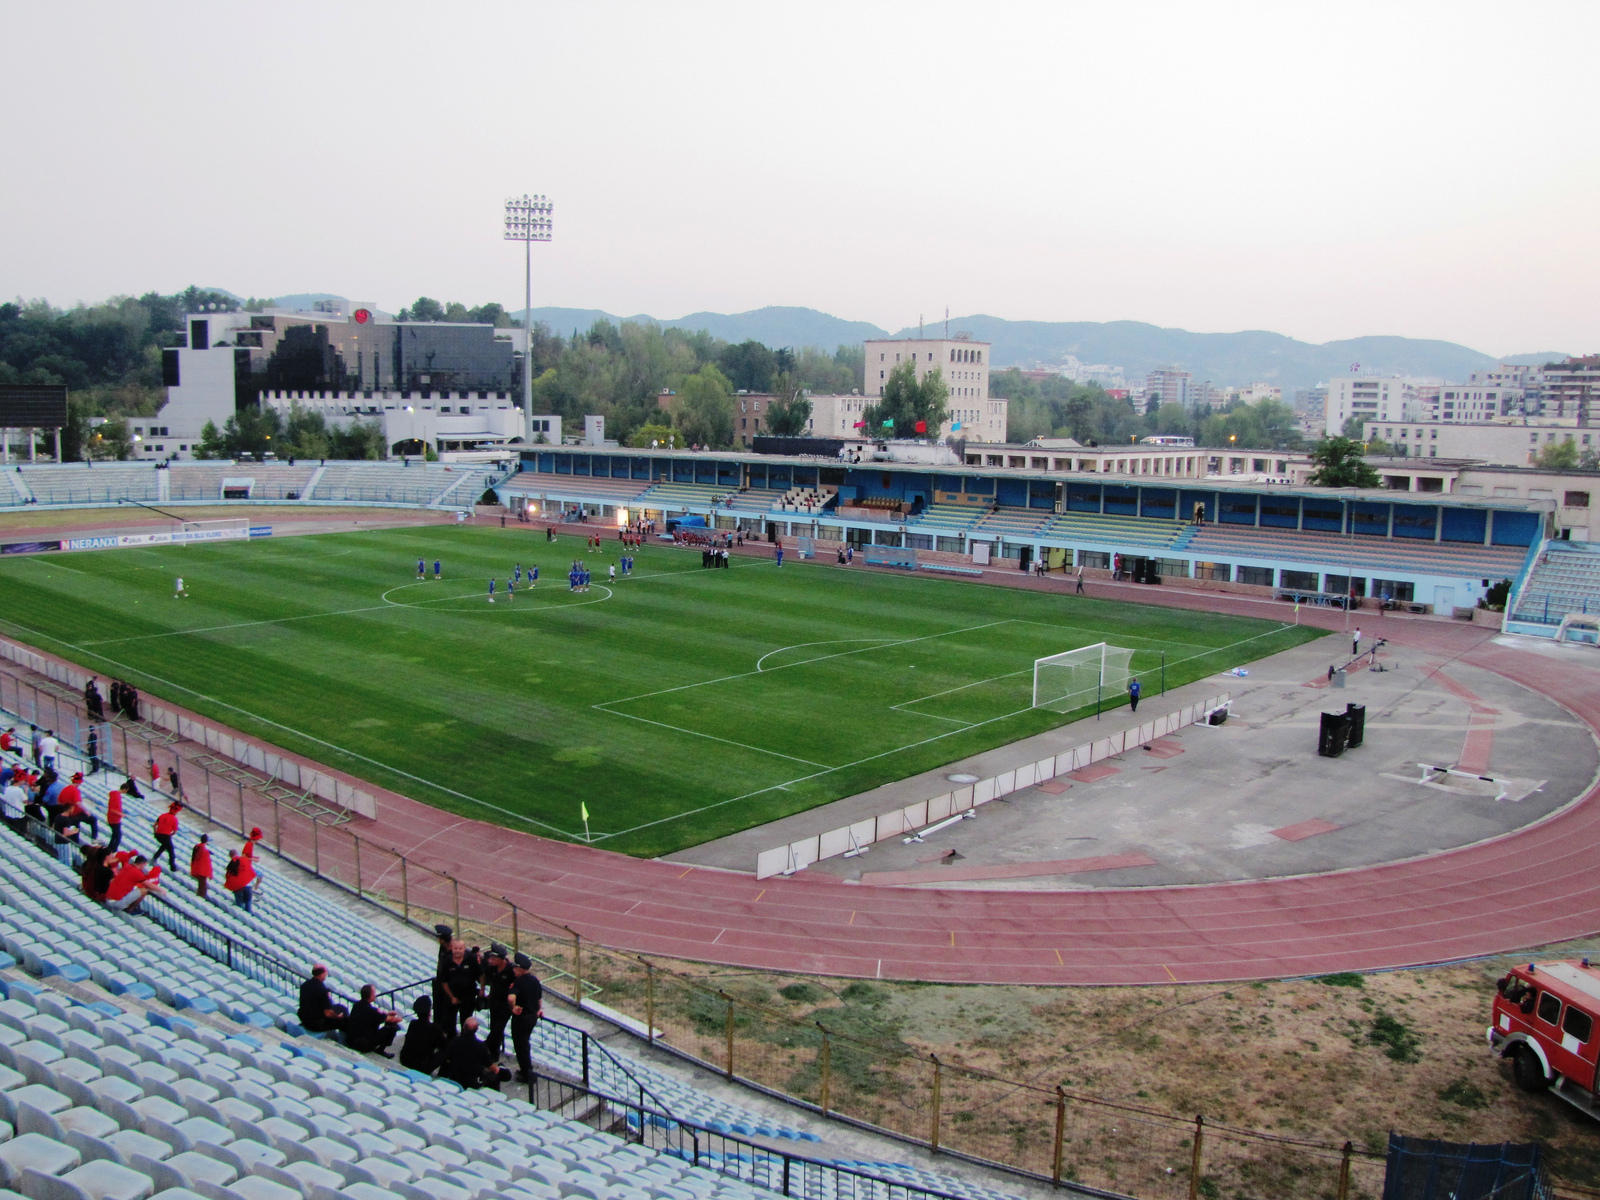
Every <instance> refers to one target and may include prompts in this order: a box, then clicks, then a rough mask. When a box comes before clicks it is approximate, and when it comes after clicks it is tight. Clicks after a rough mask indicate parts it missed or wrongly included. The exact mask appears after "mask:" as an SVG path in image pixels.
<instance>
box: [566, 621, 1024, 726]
mask: <svg viewBox="0 0 1600 1200" xmlns="http://www.w3.org/2000/svg"><path fill="white" fill-rule="evenodd" d="M1010 621H1011V619H1010V618H1009V617H1008V618H1005V619H1003V620H999V621H985V622H984V623H983V624H982V625H968V626H967V627H966V628H964V629H947V630H945V631H944V632H942V633H927V634H923V635H922V636H921V637H914V638H901V639H899V640H898V641H889V642H884V643H879V644H877V645H873V646H863V647H861V648H860V649H857V650H841V651H839V652H838V653H837V654H820V655H818V656H817V657H816V658H806V659H801V660H800V661H799V662H792V663H784V664H783V665H782V666H778V667H773V668H772V670H774V671H787V670H790V669H791V668H794V667H804V666H809V665H810V664H812V663H819V662H827V661H828V660H829V659H830V658H846V657H848V656H850V655H852V654H865V653H867V652H868V651H869V650H892V649H894V648H895V647H896V646H910V645H913V644H915V643H916V642H926V641H930V640H931V639H933V638H943V637H953V636H955V635H956V634H958V633H973V632H975V631H976V630H979V629H990V628H992V627H994V626H996V625H1008V624H1010ZM851 640H855V639H851ZM862 640H865V639H862ZM802 644H804V645H821V644H823V643H818V642H806V643H802ZM788 649H793V647H790V646H782V647H779V650H788ZM777 652H778V651H769V652H768V653H769V654H773V653H777ZM768 673H769V672H765V671H761V670H755V671H738V672H735V673H734V674H732V675H723V676H720V677H719V678H716V679H702V680H700V681H699V682H697V683H680V684H678V685H677V686H675V687H669V688H660V689H658V690H657V691H654V692H640V693H639V694H638V695H636V696H622V697H620V698H618V699H616V700H602V701H601V702H600V704H597V705H595V706H594V707H596V708H600V707H601V706H602V705H612V704H631V703H632V702H633V701H635V700H649V699H652V698H654V697H656V696H667V695H671V694H672V693H673V692H686V691H688V690H689V689H691V688H699V687H709V686H711V685H712V684H717V683H732V682H733V681H734V680H736V679H749V678H750V677H751V676H753V675H765V674H768ZM619 715H620V714H619Z"/></svg>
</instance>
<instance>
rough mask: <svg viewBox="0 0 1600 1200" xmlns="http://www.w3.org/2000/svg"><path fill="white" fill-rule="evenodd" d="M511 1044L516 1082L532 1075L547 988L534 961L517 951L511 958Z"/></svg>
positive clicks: (523, 1080)
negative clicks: (533, 1040) (536, 1033)
mask: <svg viewBox="0 0 1600 1200" xmlns="http://www.w3.org/2000/svg"><path fill="white" fill-rule="evenodd" d="M511 963H512V968H511V975H512V979H511V997H510V998H511V1045H512V1047H513V1048H514V1049H515V1050H516V1052H517V1082H518V1083H527V1082H529V1081H530V1080H531V1079H532V1078H533V1051H532V1049H531V1048H530V1046H529V1044H528V1043H529V1040H530V1039H531V1038H532V1037H533V1027H534V1026H535V1025H536V1024H538V1021H539V1018H540V1017H542V1016H544V987H543V986H542V985H541V984H540V983H539V977H538V976H537V975H535V974H534V973H533V960H532V959H531V958H529V957H528V956H527V955H526V954H518V955H517V956H516V957H515V958H514V959H512V960H511Z"/></svg>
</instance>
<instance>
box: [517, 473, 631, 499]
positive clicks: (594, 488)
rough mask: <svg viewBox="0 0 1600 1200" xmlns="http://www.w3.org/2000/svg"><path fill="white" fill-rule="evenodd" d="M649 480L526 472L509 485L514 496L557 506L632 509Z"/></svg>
mask: <svg viewBox="0 0 1600 1200" xmlns="http://www.w3.org/2000/svg"><path fill="white" fill-rule="evenodd" d="M648 487H650V483H649V481H648V480H643V479H610V478H607V477H606V476H603V475H534V474H531V473H530V472H527V471H523V472H520V473H518V474H516V475H513V476H512V477H511V478H510V479H508V480H507V481H506V484H505V487H504V489H503V490H505V491H506V492H509V493H511V494H513V495H520V496H536V497H540V498H547V499H549V500H551V501H554V502H557V503H573V502H576V503H580V504H585V503H587V504H622V505H627V506H629V507H632V506H633V504H634V502H635V501H636V500H637V499H638V498H639V495H640V493H642V492H643V491H644V490H645V489H646V488H648Z"/></svg>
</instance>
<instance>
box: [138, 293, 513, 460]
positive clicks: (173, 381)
mask: <svg viewBox="0 0 1600 1200" xmlns="http://www.w3.org/2000/svg"><path fill="white" fill-rule="evenodd" d="M515 332H516V331H515V330H511V329H497V328H495V327H494V326H492V325H468V324H451V323H445V322H400V321H393V320H389V319H387V318H385V317H383V316H381V315H379V314H378V313H377V312H376V310H375V309H373V308H372V307H371V306H364V305H357V306H354V307H353V308H352V309H351V311H350V312H348V313H345V312H342V311H338V312H309V313H306V312H264V313H248V312H205V313H192V314H190V316H189V319H188V345H187V346H180V347H175V348H172V349H168V350H164V351H163V352H162V364H161V366H162V378H163V382H164V383H165V384H166V388H167V402H166V404H164V405H163V406H162V408H161V411H160V412H158V413H157V414H156V415H155V416H154V417H148V418H139V419H135V420H133V421H130V422H129V426H130V429H129V432H130V434H131V435H132V436H133V438H134V457H135V458H139V459H183V458H192V457H193V456H194V451H195V447H196V445H197V444H198V443H199V441H200V437H201V432H202V430H203V429H204V428H205V426H206V424H207V423H208V422H209V423H211V424H214V425H215V426H217V427H218V428H221V427H222V425H223V424H224V422H226V421H227V420H228V418H229V417H231V416H233V415H234V414H235V413H236V412H238V411H239V410H241V409H243V408H248V407H253V406H256V405H260V404H263V403H266V404H271V405H272V406H274V407H277V408H279V409H280V410H281V411H283V412H284V413H285V414H286V415H287V413H288V411H289V410H290V409H291V408H292V407H294V406H296V405H298V406H300V407H301V408H305V409H310V410H315V411H318V412H320V413H322V414H323V415H324V416H325V417H326V418H327V420H328V422H329V424H331V425H337V424H339V423H340V422H343V421H353V420H378V421H380V422H382V423H383V425H384V427H385V440H386V441H387V443H388V444H389V446H390V447H391V449H393V448H394V447H396V446H398V445H400V444H402V443H404V444H407V445H410V446H416V445H419V444H421V445H428V446H431V447H432V448H433V449H435V450H436V451H438V452H448V451H462V450H465V449H467V448H470V447H472V446H476V445H479V444H494V445H500V444H504V443H506V442H509V441H512V440H516V439H517V438H518V436H519V434H520V432H521V429H522V427H521V426H520V425H518V424H517V422H518V421H519V420H520V419H521V416H522V408H521V405H520V403H519V401H518V397H519V395H520V391H519V389H520V387H521V381H522V356H521V355H520V353H518V351H517V349H516V343H515V340H514V334H515ZM390 425H394V426H395V428H393V429H390V428H389V427H390ZM402 426H403V428H402ZM391 435H392V436H391Z"/></svg>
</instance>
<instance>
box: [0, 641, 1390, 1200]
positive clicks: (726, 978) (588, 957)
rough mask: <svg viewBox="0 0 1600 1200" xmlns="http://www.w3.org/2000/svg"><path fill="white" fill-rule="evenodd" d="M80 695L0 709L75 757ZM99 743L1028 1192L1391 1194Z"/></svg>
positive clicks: (1235, 1132)
mask: <svg viewBox="0 0 1600 1200" xmlns="http://www.w3.org/2000/svg"><path fill="white" fill-rule="evenodd" d="M69 685H70V680H69V679H66V678H62V679H59V680H57V681H55V682H51V681H41V682H34V681H30V680H25V679H22V678H20V677H18V676H16V675H14V674H12V672H11V668H9V667H0V707H4V708H6V709H9V710H10V711H12V712H17V713H19V715H21V716H22V718H23V719H24V720H33V721H35V723H38V724H40V725H41V727H44V726H45V724H46V723H47V722H48V723H49V727H51V728H54V729H55V730H56V732H57V734H58V735H59V736H62V740H63V741H64V742H69V743H70V742H72V741H73V737H72V736H71V734H73V733H74V732H76V731H78V730H81V729H86V725H85V724H84V723H82V722H80V721H79V720H78V717H79V715H80V714H81V712H82V697H81V695H78V694H75V693H74V692H73V690H72V689H71V688H70V686H69ZM30 714H34V715H30ZM40 717H44V718H46V720H40V719H39V718H40ZM101 728H104V729H105V734H104V735H103V736H102V737H101V739H100V741H101V757H102V758H103V759H109V760H110V761H112V762H116V763H118V764H122V765H123V766H122V769H123V770H127V769H128V768H127V766H126V764H129V763H143V762H146V761H147V760H148V759H149V758H152V757H154V758H156V759H157V760H158V761H159V762H160V763H161V764H162V766H163V769H164V770H166V769H168V768H169V767H170V766H171V765H173V764H174V763H175V764H177V765H178V766H179V769H180V771H181V778H182V780H183V784H184V791H185V793H186V795H187V804H188V806H189V808H190V809H191V810H193V811H195V812H198V813H201V814H203V815H204V816H205V817H206V818H208V819H209V820H211V821H212V822H214V823H215V824H217V825H220V826H223V827H225V828H229V829H233V830H235V831H239V832H241V833H242V832H243V831H245V830H248V829H251V828H253V827H259V828H261V829H262V831H263V833H264V841H265V843H266V845H267V846H268V847H269V848H270V849H272V850H273V851H274V852H275V853H276V854H278V855H279V856H280V857H282V858H284V859H287V860H288V861H290V862H292V863H295V864H296V865H298V866H300V867H303V868H304V869H305V870H307V871H309V872H311V873H312V874H314V875H316V876H317V877H319V878H320V879H323V880H325V881H327V882H329V883H332V884H335V885H337V886H339V887H341V888H344V889H346V890H348V891H350V892H353V893H354V894H355V895H356V896H358V897H360V898H362V899H365V900H367V901H369V902H371V903H373V904H376V905H378V906H380V907H382V908H384V909H386V910H388V911H389V912H391V913H393V914H394V915H396V916H398V917H400V918H402V919H403V920H405V921H406V922H408V923H411V924H414V925H416V926H418V927H419V928H427V927H428V926H431V925H432V924H433V923H434V922H436V921H443V922H447V923H449V924H451V925H452V926H453V927H454V928H455V929H456V930H457V931H458V936H461V937H463V938H465V939H466V940H467V941H468V942H469V943H475V944H478V945H488V944H489V942H491V941H498V942H502V943H504V944H505V945H507V946H509V947H511V949H512V950H513V952H516V951H521V952H523V953H526V954H528V955H530V956H531V957H533V958H534V959H535V960H536V961H537V963H538V964H539V966H538V968H537V970H538V974H539V975H540V977H541V979H542V980H543V982H544V985H545V987H546V988H547V989H549V990H550V991H552V992H554V993H556V994H557V995H561V996H564V997H565V998H566V999H567V1000H569V1001H571V1002H573V1003H576V1004H579V1005H580V1006H582V1007H586V1008H588V1009H589V1010H590V1011H592V1012H594V1013H595V1014H596V1015H600V1016H603V1017H607V1018H612V1019H616V1020H618V1021H619V1022H620V1024H621V1025H622V1027H623V1028H625V1029H628V1030H629V1032H631V1033H632V1034H634V1035H635V1036H638V1037H640V1038H641V1039H643V1040H645V1041H647V1042H649V1043H650V1044H652V1045H655V1046H659V1047H662V1048H663V1049H666V1050H668V1051H670V1052H672V1053H674V1054H676V1055H678V1056H679V1057H682V1058H684V1059H687V1060H690V1061H693V1062H696V1063H699V1064H701V1065H704V1066H706V1067H709V1068H710V1069H713V1070H715V1071H718V1072H720V1073H722V1074H723V1075H724V1076H726V1077H727V1078H729V1079H732V1080H738V1081H741V1082H745V1083H749V1084H752V1085H755V1086H756V1087H758V1088H760V1089H763V1090H766V1091H769V1092H772V1093H775V1094H778V1095H781V1096H783V1097H785V1098H787V1099H791V1100H793V1101H795V1102H797V1103H799V1104H801V1105H804V1106H806V1107H809V1108H812V1109H814V1110H815V1111H817V1112H820V1113H822V1114H823V1115H826V1116H830V1117H833V1118H836V1119H839V1120H842V1121H845V1122H848V1123H851V1124H856V1125H859V1126H862V1127H866V1128H871V1129H874V1130H877V1131H882V1132H886V1133H889V1134H891V1135H894V1136H896V1137H900V1138H903V1139H905V1140H906V1141H908V1142H913V1143H916V1144H920V1145H923V1146H926V1147H928V1148H930V1149H932V1150H934V1151H936V1152H941V1153H948V1154H951V1155H954V1156H957V1157H960V1158H964V1159H970V1160H972V1161H974V1162H979V1163H984V1164H988V1165H993V1166H998V1167H1002V1168H1004V1169H1008V1170H1013V1171H1018V1172H1022V1173H1024V1174H1027V1175H1029V1176H1032V1177H1033V1178H1035V1179H1039V1180H1045V1181H1050V1182H1054V1183H1057V1184H1077V1185H1081V1186H1084V1187H1089V1188H1097V1189H1104V1190H1106V1191H1109V1192H1115V1193H1119V1194H1122V1195H1129V1196H1137V1197H1140V1198H1141V1200H1181V1198H1184V1197H1188V1198H1190V1200H1193V1198H1195V1197H1201V1196H1209V1195H1215V1194H1221V1195H1229V1194H1235V1193H1239V1194H1266V1195H1326V1196H1330V1197H1337V1198H1338V1200H1347V1198H1349V1197H1376V1196H1378V1195H1380V1194H1381V1191H1382V1176H1383V1159H1382V1156H1381V1155H1375V1154H1372V1153H1369V1152H1367V1151H1364V1150H1357V1149H1354V1148H1352V1147H1351V1146H1350V1145H1348V1144H1346V1145H1344V1146H1338V1145H1331V1144H1324V1143H1319V1142H1316V1141H1313V1140H1303V1139H1294V1138H1283V1137H1277V1136H1274V1135H1271V1134H1266V1133H1260V1132H1252V1131H1249V1130H1242V1129H1232V1128H1228V1127H1224V1126H1214V1125H1208V1124H1206V1123H1205V1122H1204V1120H1203V1119H1201V1118H1198V1117H1196V1118H1189V1117H1180V1116H1177V1115H1175V1114H1171V1113H1164V1112H1160V1111H1158V1110H1155V1109H1146V1108H1141V1107H1138V1106H1134V1105H1127V1104H1120V1103H1114V1102H1110V1101H1107V1100H1104V1099H1100V1098H1097V1097H1094V1096H1089V1095H1083V1094H1079V1093H1074V1092H1068V1091H1066V1090H1064V1089H1062V1088H1059V1087H1055V1088H1051V1087H1044V1086H1041V1085H1038V1084H1034V1083H1028V1082H1024V1081H1022V1080H1019V1079H1015V1078H1009V1077H1006V1076H1003V1075H999V1074H995V1073H992V1072H987V1071H982V1070H977V1069H974V1068H971V1067H966V1066H963V1065H960V1064H957V1063H951V1062H945V1061H942V1060H941V1059H939V1058H938V1057H937V1056H935V1055H932V1054H927V1053H923V1052H920V1051H917V1050H914V1049H912V1048H911V1047H908V1046H906V1045H904V1044H902V1043H899V1042H882V1041H876V1040H873V1039H872V1038H870V1037H864V1036H861V1035H859V1034H858V1033H855V1032H852V1031H846V1030H843V1029H834V1028H829V1027H828V1026H827V1025H826V1024H825V1023H822V1022H803V1021H797V1020H796V1019H795V1018H794V1017H793V1016H791V1015H789V1014H787V1013H784V1012H781V1011H778V1010H776V1009H773V1008H771V1007H769V1006H767V1005H766V1004H764V1003H762V1002H761V1000H759V999H751V998H747V997H745V996H741V995H740V994H739V993H740V992H742V991H747V992H751V993H756V992H760V993H762V994H764V993H765V992H766V990H767V989H768V987H769V986H770V985H769V984H768V983H767V981H765V979H764V977H761V976H759V975H757V974H756V973H749V974H748V975H743V976H741V975H738V974H737V973H733V972H728V971H721V972H719V974H718V976H717V981H716V982H715V983H713V982H708V981H706V980H703V979H700V978H697V977H695V976H694V975H693V974H692V973H691V969H690V968H689V967H688V966H687V965H681V964H674V965H672V966H667V965H663V964H662V963H659V962H656V961H653V960H650V959H646V958H643V957H640V956H636V955H632V954H629V953H626V952H623V951H617V950H612V949H610V948H607V947H604V946H599V945H596V944H594V943H592V942H588V941H585V940H584V939H583V938H582V937H581V936H579V934H578V933H577V932H576V931H574V930H572V929H571V928H569V927H567V926H565V925H561V924H558V923H555V922H552V921H549V920H547V919H545V918H543V917H541V916H539V915H538V914H536V913H533V912H529V911H528V910H526V909H523V908H520V907H519V906H518V905H517V904H516V903H515V902H514V901H513V900H511V899H510V898H509V897H506V896H501V895H496V894H494V893H492V892H488V891H485V890H483V889H480V888H477V887H475V886H473V885H472V884H470V883H464V882H462V881H461V880H460V879H458V878H455V877H452V876H450V875H447V874H445V873H443V872H441V871H438V870H435V869H434V868H432V867H429V866H428V865H427V864H426V863H423V862H419V861H416V860H415V859H413V858H411V857H409V856H407V855H404V854H401V853H399V852H397V851H395V850H393V849H391V848H389V847H387V846H383V845H380V844H377V843H375V842H373V841H372V840H370V839H367V838H363V837H362V836H361V835H360V834H359V833H358V832H356V830H355V829H353V828H352V827H350V826H349V825H331V824H328V823H327V822H325V821H323V820H319V819H317V816H316V815H315V813H311V812H307V811H302V810H301V809H300V808H298V807H296V805H295V803H294V802H293V798H292V797H290V798H286V797H284V796H282V795H279V794H274V792H273V789H272V788H271V787H270V786H257V785H253V784H252V783H250V782H248V781H247V780H246V779H245V778H243V777H241V776H236V775H230V774H228V773H225V772H224V771H222V770H220V769H213V766H212V765H211V764H209V763H207V762H203V761H196V757H197V755H198V754H204V753H205V751H204V750H203V748H201V747H196V746H192V745H190V744H188V743H183V742H176V741H173V740H160V739H157V738H154V737H151V736H148V735H147V733H146V732H144V731H142V730H139V729H137V728H130V727H128V726H126V725H125V724H123V723H120V722H119V723H109V724H108V726H102V727H101ZM129 773H133V772H131V771H130V772H129ZM745 985H748V986H745ZM596 996H600V997H603V998H604V1003H603V1004H601V1003H599V1002H597V1001H596V1000H595V999H594V998H595V997H596ZM1219 1189H1220V1190H1219Z"/></svg>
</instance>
